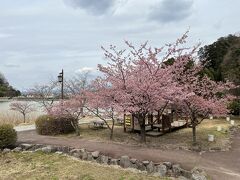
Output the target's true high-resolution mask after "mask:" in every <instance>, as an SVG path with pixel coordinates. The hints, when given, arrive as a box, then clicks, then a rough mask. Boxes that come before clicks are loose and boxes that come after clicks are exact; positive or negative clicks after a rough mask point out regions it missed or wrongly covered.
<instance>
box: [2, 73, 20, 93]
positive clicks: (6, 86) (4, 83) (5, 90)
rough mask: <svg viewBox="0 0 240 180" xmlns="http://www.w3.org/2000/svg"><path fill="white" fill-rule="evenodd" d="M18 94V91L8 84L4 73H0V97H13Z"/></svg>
mask: <svg viewBox="0 0 240 180" xmlns="http://www.w3.org/2000/svg"><path fill="white" fill-rule="evenodd" d="M20 94H21V93H20V91H18V90H15V89H14V88H13V87H12V86H10V85H9V83H8V81H7V80H6V78H5V77H4V75H3V74H2V73H0V97H14V96H19V95H20Z"/></svg>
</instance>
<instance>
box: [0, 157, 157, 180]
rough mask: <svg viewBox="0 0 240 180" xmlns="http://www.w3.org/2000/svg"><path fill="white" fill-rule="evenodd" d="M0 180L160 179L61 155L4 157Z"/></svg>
mask: <svg viewBox="0 0 240 180" xmlns="http://www.w3.org/2000/svg"><path fill="white" fill-rule="evenodd" d="M0 179H8V180H10V179H18V180H27V179H31V180H32V179H36V180H37V179H46V180H57V179H69V180H74V179H81V180H94V179H96V180H100V179H101V180H127V179H128V180H141V179H142V180H154V179H160V177H153V176H148V175H145V174H142V173H137V172H132V171H130V170H125V169H121V168H118V167H112V166H111V167H110V166H103V165H99V164H96V163H90V162H85V161H80V160H76V159H73V158H71V157H67V156H64V155H57V154H43V153H8V154H2V153H0Z"/></svg>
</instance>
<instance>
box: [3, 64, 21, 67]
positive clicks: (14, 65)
mask: <svg viewBox="0 0 240 180" xmlns="http://www.w3.org/2000/svg"><path fill="white" fill-rule="evenodd" d="M5 67H7V68H18V67H20V65H19V64H5Z"/></svg>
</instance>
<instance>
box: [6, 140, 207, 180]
mask: <svg viewBox="0 0 240 180" xmlns="http://www.w3.org/2000/svg"><path fill="white" fill-rule="evenodd" d="M11 151H12V152H22V151H28V152H44V153H57V154H67V155H70V156H73V157H75V158H78V159H81V160H85V161H91V162H95V163H100V164H105V165H117V166H120V167H122V168H133V169H137V170H139V171H143V172H146V173H149V174H152V175H154V176H160V177H176V178H178V179H181V180H185V179H186V180H187V179H191V180H207V175H206V173H205V172H204V171H203V170H201V169H199V168H193V169H192V170H191V171H187V170H185V169H183V168H181V166H180V165H179V164H173V163H171V162H161V163H156V162H152V161H148V160H145V161H139V160H137V159H134V158H130V157H129V156H121V157H119V158H118V159H115V158H112V157H109V156H106V155H104V154H102V153H101V152H99V151H94V152H90V151H87V150H85V149H75V148H71V147H67V146H52V145H42V144H19V145H18V146H17V147H15V148H14V149H12V150H10V149H7V148H5V149H3V151H2V153H8V152H11Z"/></svg>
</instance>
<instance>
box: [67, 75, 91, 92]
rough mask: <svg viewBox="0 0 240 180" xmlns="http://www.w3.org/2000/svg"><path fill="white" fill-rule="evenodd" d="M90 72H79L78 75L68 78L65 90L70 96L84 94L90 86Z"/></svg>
mask: <svg viewBox="0 0 240 180" xmlns="http://www.w3.org/2000/svg"><path fill="white" fill-rule="evenodd" d="M89 73H90V72H84V73H81V74H77V75H76V76H74V77H72V78H70V79H67V80H66V81H65V82H64V84H65V90H66V93H67V95H68V96H73V95H82V94H83V92H84V91H85V90H86V89H88V87H89Z"/></svg>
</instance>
